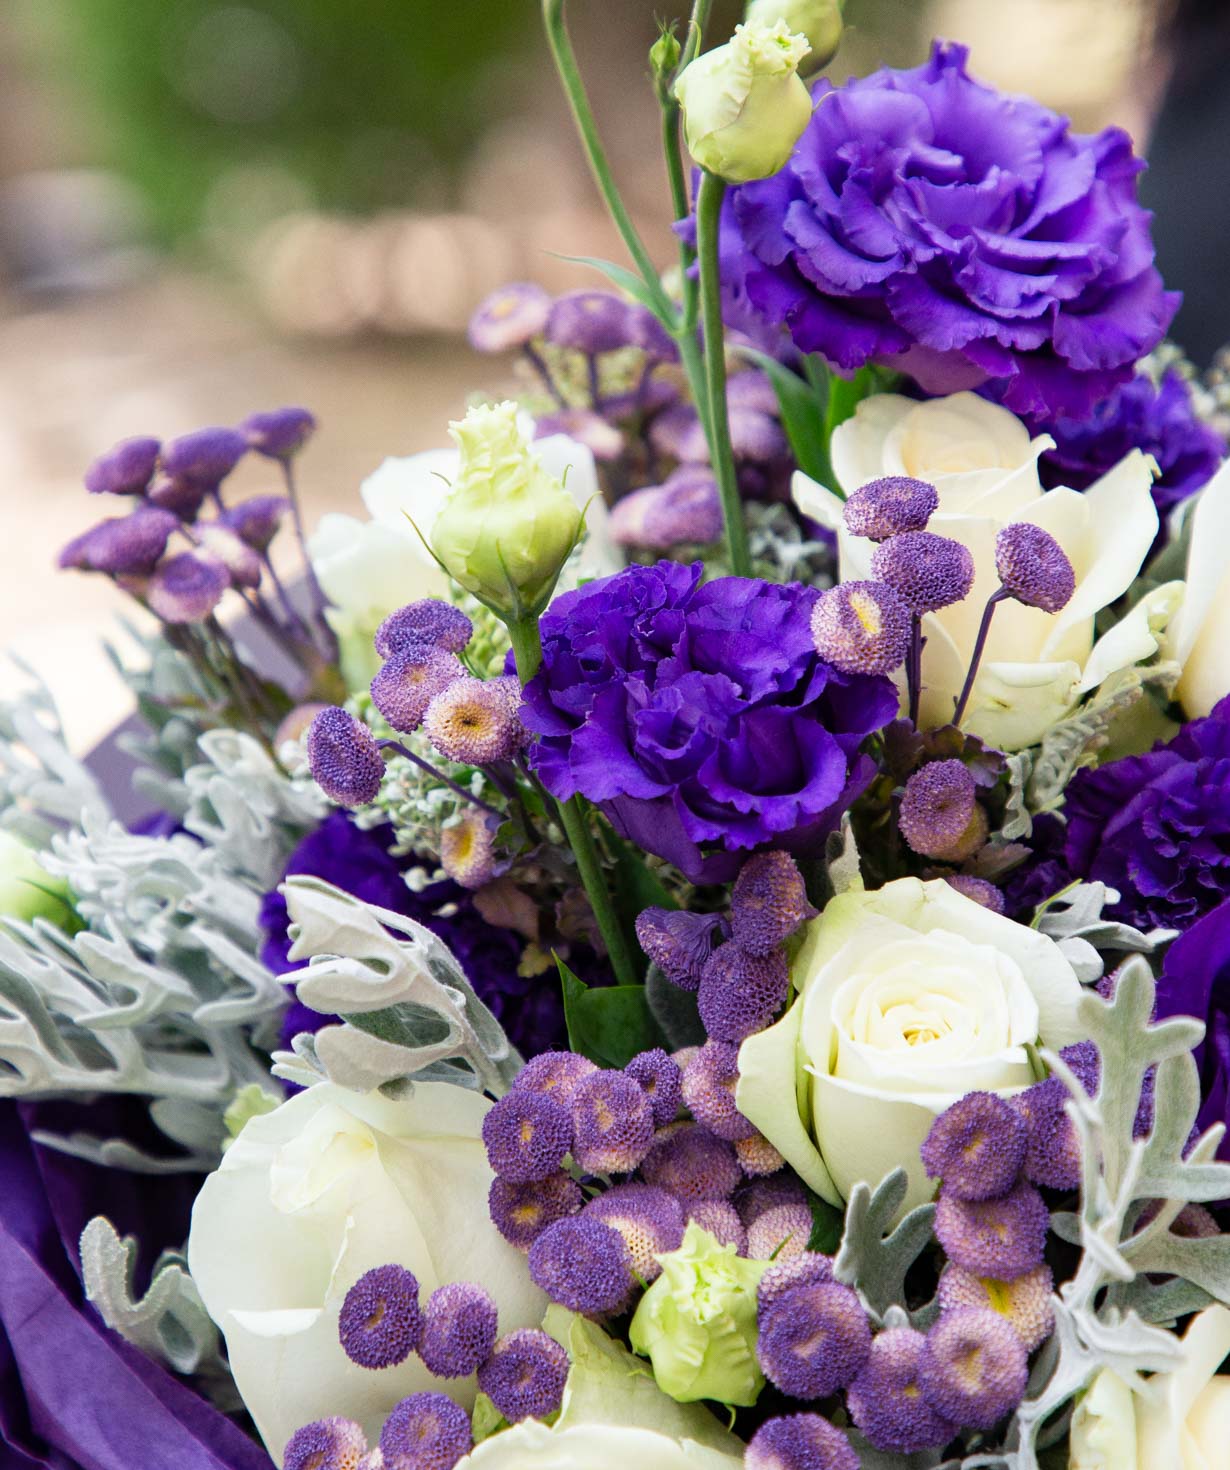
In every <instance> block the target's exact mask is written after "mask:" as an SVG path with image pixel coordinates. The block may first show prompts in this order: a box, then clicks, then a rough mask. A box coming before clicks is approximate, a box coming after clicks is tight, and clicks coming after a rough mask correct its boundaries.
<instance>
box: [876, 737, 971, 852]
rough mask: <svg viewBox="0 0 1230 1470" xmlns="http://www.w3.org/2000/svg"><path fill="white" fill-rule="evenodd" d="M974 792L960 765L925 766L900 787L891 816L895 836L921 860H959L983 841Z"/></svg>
mask: <svg viewBox="0 0 1230 1470" xmlns="http://www.w3.org/2000/svg"><path fill="white" fill-rule="evenodd" d="M975 793H976V786H975V782H974V777H973V775H972V773H971V772H970V769H969V767H968V766H967V765H965V763H964V762H963V761H959V760H956V759H951V760H944V761H929V762H928V763H927V764H926V765H925V766H922V767H921V768H920V769H919V770H917V771H915V772H914V774H913V775H912V776H911V777H910V778H909V780H908V781H907V782H906V783H905V791H904V792H903V793H902V796H901V807H900V810H899V811H898V814H897V825H898V826H899V827H900V828H901V835H902V836H903V837H904V838H905V840H906V842H907V843H908V845H909V846H910V847H911V848H912V849H913V850H914V851H915V852H917V853H921V854H922V855H923V856H924V857H933V858H939V859H941V860H943V861H945V862H961V861H963V860H964V859H965V858H967V857H969V856H970V855H971V853H972V852H973V851H975V850H976V849H977V848H979V847H981V846H982V841H983V839H984V838H985V836H986V818H985V815H984V814H983V813H982V809H981V808H980V807H979V805H978V803H977V801H976V800H975ZM980 817H981V818H982V820H981V821H979V818H980Z"/></svg>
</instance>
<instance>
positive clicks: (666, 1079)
mask: <svg viewBox="0 0 1230 1470" xmlns="http://www.w3.org/2000/svg"><path fill="white" fill-rule="evenodd" d="M624 1071H625V1072H626V1073H627V1074H628V1076H629V1077H631V1078H632V1080H633V1081H634V1082H635V1083H636V1084H637V1085H638V1086H639V1087H640V1089H641V1090H642V1092H644V1094H645V1096H646V1097H647V1098H648V1099H649V1106H650V1107H651V1108H652V1109H653V1121H654V1127H655V1128H665V1127H666V1125H667V1124H668V1123H673V1122H674V1120H675V1115H676V1114H677V1113H678V1111H679V1106H680V1103H681V1102H682V1100H683V1074H682V1072H681V1071H680V1070H679V1064H678V1062H676V1061H675V1060H674V1058H673V1057H669V1056H667V1054H666V1053H665V1052H664V1051H663V1050H662V1048H661V1047H660V1046H656V1047H654V1048H652V1050H650V1051H642V1052H638V1053H637V1054H636V1056H634V1057H633V1058H632V1060H631V1061H630V1062H629V1063H628V1065H627V1066H626V1067H625V1068H624Z"/></svg>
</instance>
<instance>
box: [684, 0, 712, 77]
mask: <svg viewBox="0 0 1230 1470" xmlns="http://www.w3.org/2000/svg"><path fill="white" fill-rule="evenodd" d="M712 9H713V0H695V3H694V4H693V6H692V19H691V20H690V21H689V22H688V34H687V39H686V40H685V41H684V43H683V55H682V56H681V57H680V58H679V70H680V71H682V70H683V68H684V67H685V66H687V64H688V63H689V62H690V61H695V60H696V57H697V54H698V53H699V51H700V48H701V44H702V42H703V41H704V39H705V27H706V26H707V25H708V24H709V12H710V10H712Z"/></svg>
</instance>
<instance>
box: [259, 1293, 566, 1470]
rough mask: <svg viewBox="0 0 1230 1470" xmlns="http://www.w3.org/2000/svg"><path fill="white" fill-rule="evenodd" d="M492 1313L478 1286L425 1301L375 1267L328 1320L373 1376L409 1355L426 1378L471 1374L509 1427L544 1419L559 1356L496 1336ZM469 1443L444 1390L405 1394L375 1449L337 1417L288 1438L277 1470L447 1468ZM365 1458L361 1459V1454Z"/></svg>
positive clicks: (554, 1406)
mask: <svg viewBox="0 0 1230 1470" xmlns="http://www.w3.org/2000/svg"><path fill="white" fill-rule="evenodd" d="M497 1332H498V1312H497V1308H496V1305H495V1303H494V1302H493V1301H492V1299H491V1297H490V1296H489V1295H488V1293H487V1292H486V1291H484V1290H483V1288H482V1287H481V1286H477V1285H475V1284H473V1283H472V1282H465V1281H458V1282H450V1283H449V1284H447V1285H445V1286H440V1287H437V1289H436V1290H435V1291H433V1292H432V1294H431V1295H430V1296H429V1297H428V1299H427V1302H426V1304H423V1303H422V1302H421V1299H420V1290H419V1283H418V1281H417V1279H416V1278H415V1276H414V1274H413V1272H411V1271H408V1270H407V1269H406V1268H405V1267H404V1266H400V1265H397V1264H389V1265H387V1266H377V1267H375V1268H374V1269H373V1270H371V1271H367V1272H365V1273H364V1275H362V1276H360V1277H359V1279H358V1281H356V1282H355V1283H354V1285H353V1286H352V1287H351V1288H350V1290H349V1291H348V1292H347V1293H346V1297H345V1300H344V1301H343V1303H342V1309H341V1312H340V1314H339V1316H338V1337H339V1339H340V1341H341V1345H342V1350H343V1351H344V1352H345V1354H346V1356H347V1357H348V1358H349V1359H350V1360H351V1362H353V1363H357V1364H358V1365H359V1367H361V1368H370V1369H371V1370H372V1371H374V1372H375V1371H379V1370H381V1369H384V1368H392V1367H396V1366H397V1365H398V1364H400V1363H404V1362H405V1361H406V1359H407V1358H409V1357H410V1355H411V1354H412V1353H417V1354H418V1355H419V1357H420V1358H421V1359H422V1361H423V1364H424V1366H425V1367H426V1368H427V1370H428V1371H429V1372H430V1373H431V1374H432V1375H433V1376H434V1377H436V1378H445V1379H449V1378H469V1377H470V1376H471V1375H472V1374H477V1375H478V1386H479V1388H480V1389H481V1390H482V1392H483V1393H485V1394H486V1395H487V1397H488V1398H489V1399H490V1400H491V1401H492V1403H493V1404H494V1405H495V1407H496V1408H497V1409H498V1410H499V1412H500V1414H502V1415H503V1417H504V1418H505V1419H507V1420H508V1421H509V1423H511V1424H516V1423H518V1422H519V1421H520V1420H522V1419H529V1418H534V1419H544V1418H546V1417H548V1416H549V1415H551V1414H554V1413H555V1412H556V1411H557V1410H558V1409H559V1407H560V1404H561V1403H562V1401H563V1396H564V1385H565V1383H566V1381H567V1378H568V1355H567V1353H566V1352H565V1351H564V1349H563V1348H562V1347H561V1346H560V1344H559V1343H558V1342H556V1341H555V1339H554V1338H552V1337H550V1336H548V1334H547V1333H545V1332H542V1331H539V1330H538V1329H537V1328H519V1329H517V1330H516V1331H514V1332H509V1333H506V1334H505V1335H504V1336H503V1337H497ZM472 1446H473V1437H472V1434H471V1428H470V1419H469V1416H468V1415H467V1414H466V1412H465V1411H464V1410H463V1409H462V1408H461V1407H460V1406H459V1405H458V1404H456V1403H454V1402H453V1400H452V1399H451V1398H449V1396H448V1395H447V1394H445V1393H440V1392H435V1391H429V1392H423V1393H413V1394H410V1395H409V1396H408V1397H407V1398H404V1399H402V1400H401V1402H400V1403H398V1404H397V1405H396V1406H395V1407H394V1408H393V1410H392V1411H391V1412H390V1414H389V1416H388V1418H387V1419H386V1420H385V1423H384V1427H383V1429H382V1430H381V1432H380V1443H379V1448H378V1450H373V1451H368V1449H367V1444H366V1441H365V1440H364V1437H363V1432H362V1430H361V1429H360V1428H359V1426H358V1425H357V1424H354V1423H352V1422H351V1421H350V1420H346V1419H336V1418H335V1419H325V1420H317V1421H315V1422H313V1423H311V1424H306V1425H304V1427H303V1428H302V1429H300V1430H299V1431H298V1432H297V1433H296V1434H294V1435H293V1436H292V1437H291V1440H290V1443H289V1444H288V1445H287V1447H286V1452H285V1457H284V1465H285V1470H452V1467H453V1466H454V1465H455V1464H456V1463H457V1461H458V1460H460V1459H462V1458H463V1457H464V1456H465V1455H467V1454H468V1453H469V1451H470V1449H471V1448H472ZM364 1456H366V1457H367V1458H362V1457H364Z"/></svg>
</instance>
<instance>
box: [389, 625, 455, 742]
mask: <svg viewBox="0 0 1230 1470" xmlns="http://www.w3.org/2000/svg"><path fill="white" fill-rule="evenodd" d="M463 677H468V676H467V675H466V671H465V669H464V668H463V667H462V665H461V664H460V663H459V662H458V660H457V656H456V655H455V654H452V653H446V652H445V651H444V649H442V648H436V647H433V646H432V645H430V644H424V643H419V644H413V645H411V646H410V647H408V648H403V649H400V650H399V651H398V652H396V653H394V654H393V655H391V657H390V658H388V659H387V660H386V661H385V664H384V667H383V668H382V669H381V670H380V672H379V673H378V674H377V675H376V677H375V678H374V679H373V680H372V702H373V703H374V704H375V706H376V708H377V709H378V710H379V711H380V713H381V714H382V715H383V716H384V717H385V719H386V720H388V722H389V724H390V725H392V727H393V728H394V730H402V731H405V732H409V731H411V730H417V729H418V727H419V725H420V724H421V723H422V720H423V716H424V715H425V714H426V713H427V706H428V705H429V704H430V703H431V702H432V700H433V699H434V698H435V697H436V695H437V694H440V693H442V692H443V691H444V690H445V689H447V688H448V686H449V685H450V684H452V683H454V682H455V681H456V680H458V679H461V678H463ZM475 682H476V683H477V680H476V681H475Z"/></svg>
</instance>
